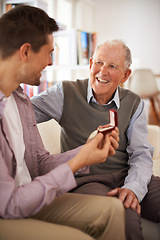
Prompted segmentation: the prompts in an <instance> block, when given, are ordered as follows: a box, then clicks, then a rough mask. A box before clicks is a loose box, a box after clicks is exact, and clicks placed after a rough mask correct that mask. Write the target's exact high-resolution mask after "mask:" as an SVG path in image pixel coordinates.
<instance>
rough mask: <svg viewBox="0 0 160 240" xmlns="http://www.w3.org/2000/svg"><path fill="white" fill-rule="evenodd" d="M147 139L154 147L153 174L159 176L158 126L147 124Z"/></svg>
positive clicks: (159, 128) (159, 149)
mask: <svg viewBox="0 0 160 240" xmlns="http://www.w3.org/2000/svg"><path fill="white" fill-rule="evenodd" d="M148 141H149V142H150V144H151V145H152V146H153V147H154V154H153V174H154V175H155V176H160V127H159V126H157V125H148Z"/></svg>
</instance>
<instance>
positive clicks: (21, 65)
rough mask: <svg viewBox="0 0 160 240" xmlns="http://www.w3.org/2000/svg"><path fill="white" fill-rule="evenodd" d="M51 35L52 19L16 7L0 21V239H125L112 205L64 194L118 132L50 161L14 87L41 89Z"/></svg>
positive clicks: (120, 215) (120, 214)
mask: <svg viewBox="0 0 160 240" xmlns="http://www.w3.org/2000/svg"><path fill="white" fill-rule="evenodd" d="M57 30H58V26H57V24H56V22H55V21H54V19H51V18H49V17H48V15H47V14H46V13H45V12H44V11H43V10H41V9H38V8H34V7H31V6H23V5H21V6H18V7H15V8H14V9H12V10H11V11H9V12H8V13H6V14H4V15H3V16H2V17H1V18H0V36H1V37H0V166H1V167H0V218H1V219H0V239H3V240H8V239H11V238H12V239H21V240H23V239H35V240H36V239H37V240H41V239H47V240H50V239H56V240H63V239H65V240H75V239H76V240H80V239H83V240H85V239H86V240H93V239H99V240H103V239H104V240H105V239H110V240H111V239H114V240H115V239H117V240H118V239H125V230H124V210H123V205H122V204H121V202H120V201H119V200H118V199H115V200H114V201H113V199H112V198H110V197H107V198H106V197H100V196H87V195H81V194H77V195H76V194H71V193H67V194H63V193H65V192H67V191H69V190H71V189H72V188H74V187H75V186H76V181H75V178H74V173H76V172H77V171H78V170H79V169H83V171H86V172H87V171H88V167H87V166H89V165H90V164H96V163H99V162H104V161H105V158H106V157H107V156H108V155H112V154H114V153H115V148H117V147H118V140H119V136H118V129H116V130H115V131H113V132H112V134H111V135H110V136H109V135H106V136H103V135H102V134H98V135H97V136H96V137H95V138H94V139H93V140H92V141H88V142H87V143H86V144H85V145H84V146H82V147H81V148H78V149H75V150H73V151H69V152H66V153H64V154H56V155H50V154H49V153H48V152H47V151H46V150H45V148H44V146H43V144H42V140H41V138H40V135H39V132H38V129H37V126H36V120H35V116H34V112H33V108H32V104H31V102H30V100H29V98H28V97H27V95H26V94H24V92H23V90H22V88H21V87H20V86H19V85H20V84H21V83H27V84H31V85H39V83H40V77H41V71H42V70H43V69H44V68H45V67H46V66H47V65H50V64H52V61H51V52H52V51H53V35H52V32H54V31H57ZM99 144H101V148H100V147H99ZM61 195H62V196H61Z"/></svg>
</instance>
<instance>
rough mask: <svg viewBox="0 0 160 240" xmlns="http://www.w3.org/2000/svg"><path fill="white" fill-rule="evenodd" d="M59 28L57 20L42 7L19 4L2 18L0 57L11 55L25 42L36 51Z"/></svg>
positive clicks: (0, 23)
mask: <svg viewBox="0 0 160 240" xmlns="http://www.w3.org/2000/svg"><path fill="white" fill-rule="evenodd" d="M57 30H58V25H57V23H56V22H55V20H54V19H52V18H50V17H49V16H48V15H47V14H46V13H45V12H44V11H43V10H42V9H39V8H35V7H31V6H27V5H19V6H17V7H15V8H13V9H12V10H10V11H9V12H7V13H6V14H4V15H3V16H2V17H1V18H0V57H1V58H2V59H6V58H7V57H10V56H11V55H12V54H14V53H15V52H16V51H17V50H18V49H20V47H21V46H22V45H23V44H24V43H29V44H30V45H31V48H32V51H34V52H35V53H36V52H38V51H39V50H40V48H41V47H42V46H43V45H45V44H46V43H47V41H48V39H47V36H48V34H51V33H53V32H55V31H57Z"/></svg>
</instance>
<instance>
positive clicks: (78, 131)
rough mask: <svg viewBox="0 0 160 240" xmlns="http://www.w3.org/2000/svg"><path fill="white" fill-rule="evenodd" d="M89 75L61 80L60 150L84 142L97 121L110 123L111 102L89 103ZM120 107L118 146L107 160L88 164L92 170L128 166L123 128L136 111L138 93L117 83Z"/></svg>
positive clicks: (111, 170) (126, 126)
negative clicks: (105, 104) (107, 104)
mask: <svg viewBox="0 0 160 240" xmlns="http://www.w3.org/2000/svg"><path fill="white" fill-rule="evenodd" d="M87 87H88V79H85V80H77V81H73V82H72V81H64V82H63V89H64V107H63V113H62V117H61V119H60V122H59V123H60V125H61V127H62V128H61V151H62V152H65V151H67V150H70V149H73V148H76V147H78V146H80V145H82V144H84V143H85V142H86V140H87V138H88V136H89V135H90V134H91V132H93V131H94V130H95V129H97V127H98V126H99V125H104V124H107V123H109V114H108V110H109V109H116V106H115V104H114V103H112V104H111V105H109V106H101V105H97V104H93V103H91V104H88V102H87ZM118 90H119V98H120V108H119V109H118V110H117V112H118V128H119V132H120V142H119V147H118V149H117V150H116V154H115V155H114V156H111V157H108V158H107V159H106V162H104V163H100V164H96V165H94V166H91V167H90V173H91V174H98V173H107V172H108V173H109V172H115V171H118V170H120V169H123V168H126V167H128V163H127V162H128V154H127V152H126V147H127V136H126V130H127V128H128V126H129V123H130V120H131V118H132V116H133V114H134V113H135V111H136V109H137V107H138V105H139V103H140V97H139V96H138V95H136V94H134V93H133V92H131V91H129V90H126V89H123V88H120V87H118Z"/></svg>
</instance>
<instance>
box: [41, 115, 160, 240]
mask: <svg viewBox="0 0 160 240" xmlns="http://www.w3.org/2000/svg"><path fill="white" fill-rule="evenodd" d="M38 129H39V131H40V134H41V137H42V140H43V143H44V146H45V147H46V149H47V150H48V151H49V152H50V153H52V154H54V153H59V152H60V126H59V125H58V123H57V122H56V121H54V120H50V121H48V122H44V123H40V124H38ZM148 140H149V142H150V143H151V144H152V146H153V147H154V155H153V163H154V164H153V174H154V175H156V176H160V127H158V126H156V125H148ZM142 228H143V235H144V240H160V223H153V222H150V221H148V220H146V219H142Z"/></svg>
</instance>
